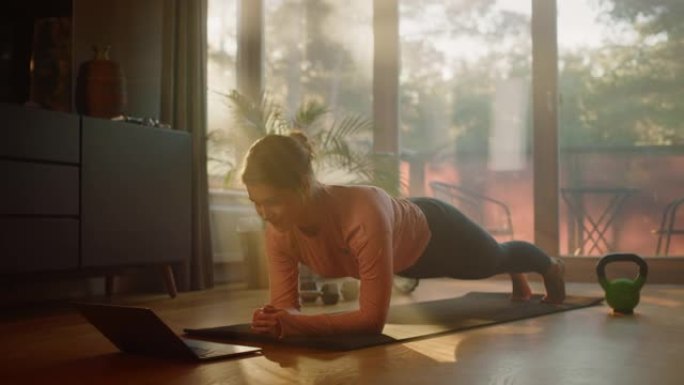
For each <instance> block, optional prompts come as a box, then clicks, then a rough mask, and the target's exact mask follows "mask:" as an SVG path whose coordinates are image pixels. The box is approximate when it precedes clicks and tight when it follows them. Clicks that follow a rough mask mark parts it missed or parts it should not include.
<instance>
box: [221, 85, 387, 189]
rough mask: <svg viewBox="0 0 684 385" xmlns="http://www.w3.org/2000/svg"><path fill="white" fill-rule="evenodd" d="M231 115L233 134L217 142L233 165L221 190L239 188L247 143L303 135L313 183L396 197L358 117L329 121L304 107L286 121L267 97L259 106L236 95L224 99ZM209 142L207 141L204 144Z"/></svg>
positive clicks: (316, 106) (316, 105)
mask: <svg viewBox="0 0 684 385" xmlns="http://www.w3.org/2000/svg"><path fill="white" fill-rule="evenodd" d="M225 97H226V99H227V101H228V102H229V105H230V106H231V108H232V109H233V119H234V121H233V125H232V127H233V129H232V130H231V132H230V133H227V134H226V135H225V136H223V138H222V139H221V140H222V141H224V144H227V145H229V146H231V147H232V150H233V154H234V159H235V160H234V162H231V163H230V164H229V165H228V168H227V170H228V171H227V172H226V178H225V180H226V185H228V186H236V185H239V182H238V180H237V179H238V178H237V174H238V171H239V170H240V169H241V167H242V158H243V156H244V154H245V152H246V150H247V149H248V148H249V146H250V145H251V143H253V142H254V141H256V140H257V139H259V138H261V137H262V136H264V135H267V134H287V133H289V132H291V131H293V130H299V131H302V132H304V133H305V134H306V135H307V136H308V137H309V139H310V140H311V141H312V143H313V144H314V147H315V149H316V156H315V159H314V168H315V171H316V174H317V175H318V177H319V178H321V179H322V180H324V181H325V182H329V183H350V184H373V185H377V186H380V187H382V188H384V189H386V190H388V191H389V192H390V193H393V194H397V193H398V185H399V183H398V171H397V170H389V169H385V168H383V167H378V164H380V162H379V161H378V156H376V155H374V154H373V153H372V149H371V146H370V136H369V134H371V133H372V130H373V122H372V120H370V119H368V118H366V117H364V116H362V115H358V114H345V115H342V116H334V115H335V114H333V111H331V110H330V109H329V108H328V107H327V106H326V105H325V104H324V103H322V102H320V101H318V100H316V99H309V100H306V101H304V102H303V103H302V104H301V105H300V106H299V107H298V108H297V110H296V111H295V112H294V113H293V115H292V116H286V113H285V110H284V108H283V107H282V106H281V105H279V104H278V103H277V102H275V100H274V99H273V98H272V97H271V96H269V95H268V94H267V93H264V94H262V97H261V99H260V100H259V101H254V100H251V99H250V98H248V97H246V96H244V95H243V94H241V93H239V92H238V91H232V92H230V93H229V94H225ZM212 139H215V138H212V137H210V140H212Z"/></svg>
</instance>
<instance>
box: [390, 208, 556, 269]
mask: <svg viewBox="0 0 684 385" xmlns="http://www.w3.org/2000/svg"><path fill="white" fill-rule="evenodd" d="M410 200H411V201H412V202H413V203H415V204H416V205H418V207H420V209H421V210H422V211H423V213H425V216H426V217H427V221H428V225H429V227H430V231H431V232H432V238H431V239H430V242H429V243H428V245H427V247H426V248H425V251H423V255H421V256H420V258H419V259H418V261H417V262H416V263H415V264H413V266H411V267H409V268H408V269H406V270H403V271H401V272H400V273H398V274H399V275H400V276H403V277H408V278H436V277H451V278H458V279H481V278H487V277H491V276H493V275H496V274H501V273H526V272H537V273H540V274H543V273H544V272H546V270H547V269H548V267H549V266H550V264H551V259H550V258H549V256H548V255H547V254H546V253H544V252H543V251H542V250H541V249H540V248H538V247H537V246H535V245H533V244H531V243H528V242H522V241H511V242H505V243H498V242H497V241H496V240H495V239H494V238H493V237H492V236H491V235H490V234H489V233H488V232H487V231H486V230H484V229H483V228H482V227H480V226H479V225H478V224H476V223H475V222H473V221H472V220H470V219H468V218H467V217H466V216H465V215H464V214H463V213H461V212H460V211H458V210H457V209H456V208H455V207H453V206H451V205H449V204H447V203H445V202H442V201H440V200H437V199H432V198H410Z"/></svg>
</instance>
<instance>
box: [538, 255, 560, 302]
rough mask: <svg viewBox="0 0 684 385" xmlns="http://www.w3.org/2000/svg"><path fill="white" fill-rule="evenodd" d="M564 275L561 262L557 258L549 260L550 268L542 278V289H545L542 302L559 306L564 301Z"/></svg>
mask: <svg viewBox="0 0 684 385" xmlns="http://www.w3.org/2000/svg"><path fill="white" fill-rule="evenodd" d="M564 275H565V266H564V263H563V261H562V260H560V259H558V258H551V266H549V268H548V269H547V270H546V273H544V275H543V276H542V277H543V278H544V287H545V288H546V295H545V296H544V298H542V302H546V303H552V304H556V305H560V304H562V303H563V301H565V280H564V279H563V276H564Z"/></svg>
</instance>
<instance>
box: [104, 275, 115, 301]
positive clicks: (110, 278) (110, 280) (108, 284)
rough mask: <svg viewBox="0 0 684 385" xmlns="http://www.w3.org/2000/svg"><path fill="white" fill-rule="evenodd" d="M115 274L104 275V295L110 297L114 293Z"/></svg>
mask: <svg viewBox="0 0 684 385" xmlns="http://www.w3.org/2000/svg"><path fill="white" fill-rule="evenodd" d="M115 278H116V276H114V275H112V274H109V275H107V276H105V295H106V296H107V297H111V296H112V294H114V279H115Z"/></svg>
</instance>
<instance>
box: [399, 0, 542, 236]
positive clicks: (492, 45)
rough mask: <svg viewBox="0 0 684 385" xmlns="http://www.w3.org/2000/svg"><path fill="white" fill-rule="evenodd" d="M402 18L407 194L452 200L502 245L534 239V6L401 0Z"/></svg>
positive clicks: (513, 1) (485, 1) (502, 1)
mask: <svg viewBox="0 0 684 385" xmlns="http://www.w3.org/2000/svg"><path fill="white" fill-rule="evenodd" d="M400 17H401V20H400V29H401V31H400V34H401V52H402V54H401V55H402V57H401V68H402V72H401V80H400V82H401V83H400V86H401V96H400V114H401V128H400V129H401V143H402V152H403V159H404V160H405V161H406V162H405V165H404V170H403V171H404V178H405V180H406V181H407V184H408V188H409V193H410V194H411V195H423V194H426V195H434V196H437V197H438V198H442V199H445V200H449V201H451V202H452V203H454V204H455V205H456V206H458V207H459V208H460V209H461V210H462V211H464V212H465V213H466V214H467V215H469V216H470V217H471V218H473V219H475V220H477V221H478V222H480V223H481V224H482V225H483V226H484V227H485V228H487V229H488V230H490V232H492V233H493V234H494V235H495V236H496V237H497V239H498V240H500V241H508V240H511V239H512V238H513V237H515V238H516V239H520V240H527V241H532V240H533V238H534V234H533V208H532V204H533V202H532V168H531V156H530V155H531V148H530V136H531V119H530V92H531V91H530V81H531V80H530V79H531V78H530V76H531V75H530V73H531V72H530V65H531V36H530V20H531V2H529V1H520V0H509V1H505V0H500V1H488V0H481V1H477V0H476V1H449V2H445V1H438V0H420V1H418V0H404V1H402V2H401V3H400ZM431 182H443V183H446V184H449V185H456V186H459V187H461V189H457V188H455V187H445V186H443V188H438V189H439V191H437V189H435V188H434V187H437V186H435V185H431ZM507 210H509V211H510V217H511V221H510V222H512V225H511V223H510V222H509V220H508V219H509V212H508V211H507ZM511 230H512V231H511Z"/></svg>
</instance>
